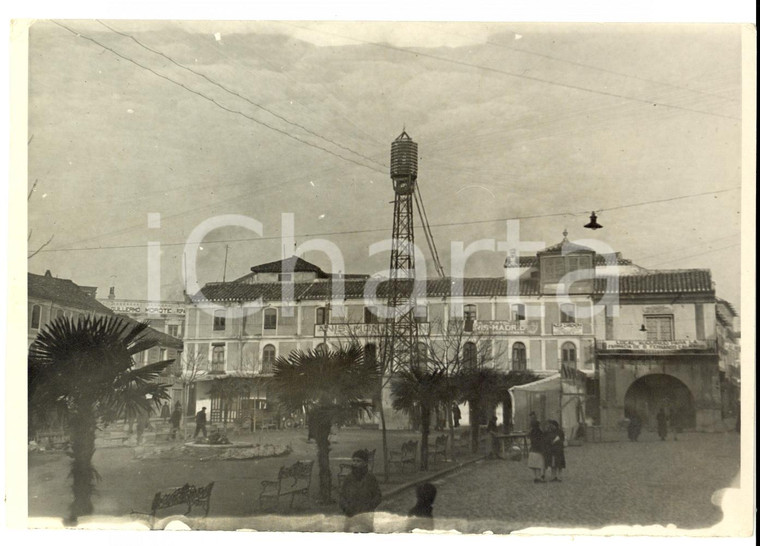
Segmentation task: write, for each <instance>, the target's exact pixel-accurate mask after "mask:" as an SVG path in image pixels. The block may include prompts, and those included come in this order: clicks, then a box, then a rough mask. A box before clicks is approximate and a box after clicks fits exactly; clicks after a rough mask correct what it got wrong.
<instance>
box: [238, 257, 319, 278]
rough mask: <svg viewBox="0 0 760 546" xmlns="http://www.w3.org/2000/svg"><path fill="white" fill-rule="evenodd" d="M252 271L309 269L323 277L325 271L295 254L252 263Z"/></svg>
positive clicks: (271, 271)
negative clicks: (275, 259) (282, 258)
mask: <svg viewBox="0 0 760 546" xmlns="http://www.w3.org/2000/svg"><path fill="white" fill-rule="evenodd" d="M251 271H252V272H254V273H282V272H283V271H284V272H286V273H291V272H294V271H309V272H312V273H316V274H317V276H318V277H320V278H325V277H327V276H328V275H327V273H325V272H324V271H322V270H321V269H320V268H319V267H317V266H316V265H314V264H313V263H310V262H307V261H306V260H303V259H301V258H299V257H297V256H291V257H290V258H286V259H284V260H277V261H276V262H269V263H265V264H261V265H254V266H253V267H252V268H251Z"/></svg>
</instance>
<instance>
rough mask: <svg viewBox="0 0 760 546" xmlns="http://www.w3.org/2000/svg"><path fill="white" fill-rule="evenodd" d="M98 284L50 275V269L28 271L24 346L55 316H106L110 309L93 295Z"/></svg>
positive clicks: (73, 317) (110, 312) (109, 313)
mask: <svg viewBox="0 0 760 546" xmlns="http://www.w3.org/2000/svg"><path fill="white" fill-rule="evenodd" d="M96 290H97V288H95V287H90V286H79V285H77V284H75V283H74V282H72V281H71V280H69V279H59V278H56V277H53V274H52V273H51V272H50V270H48V271H45V274H44V275H35V274H34V273H28V274H27V294H28V298H27V305H28V306H29V314H28V315H27V316H28V319H29V324H28V326H29V327H28V329H27V331H28V333H27V347H29V346H31V345H32V343H33V342H34V340H35V339H36V338H37V335H38V334H39V333H40V331H41V330H42V329H43V328H44V327H45V325H46V324H48V323H49V322H52V321H53V320H55V319H57V318H58V317H70V318H72V319H75V320H76V319H78V318H79V317H81V316H85V315H95V316H107V315H111V314H113V313H112V311H111V310H110V309H109V308H107V307H105V306H104V305H102V304H101V303H100V302H98V300H96V299H95V294H96Z"/></svg>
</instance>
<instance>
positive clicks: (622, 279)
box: [594, 269, 714, 295]
mask: <svg viewBox="0 0 760 546" xmlns="http://www.w3.org/2000/svg"><path fill="white" fill-rule="evenodd" d="M611 279H617V287H616V286H615V284H614V283H613V282H611ZM713 290H714V289H713V285H712V278H711V277H710V271H709V270H708V269H677V270H673V271H652V272H648V273H644V274H641V275H623V276H619V277H597V278H596V279H594V292H595V293H596V294H604V293H617V294H626V295H628V294H630V295H633V294H683V293H713Z"/></svg>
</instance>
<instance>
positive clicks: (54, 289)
mask: <svg viewBox="0 0 760 546" xmlns="http://www.w3.org/2000/svg"><path fill="white" fill-rule="evenodd" d="M27 283H28V284H27V287H28V289H27V292H28V298H27V299H28V321H29V322H28V335H27V346H31V345H32V343H33V342H34V340H35V339H36V338H37V335H38V334H39V333H40V331H41V330H42V329H43V328H44V327H45V326H46V325H47V324H48V323H50V322H51V321H53V320H55V319H57V318H59V317H68V318H70V319H72V320H78V319H79V318H82V317H85V316H95V317H105V316H111V315H114V314H118V315H120V316H124V317H126V318H127V319H128V320H135V321H140V322H145V321H144V320H143V317H142V316H141V315H137V316H134V317H133V316H130V314H129V313H124V314H122V313H119V312H118V311H120V310H122V309H119V308H118V307H116V308H114V307H113V306H107V305H104V303H103V302H101V301H98V300H97V299H96V296H97V289H96V288H94V287H87V286H79V285H77V284H76V283H74V282H73V281H71V280H69V279H59V278H56V277H54V276H53V275H52V273H51V272H50V271H47V272H45V274H44V275H35V274H33V273H28V276H27ZM105 301H111V300H105ZM181 315H182V316H184V303H183V304H182V313H181ZM150 326H151V328H150V329H149V331H148V335H149V336H150V337H151V338H152V339H154V340H155V341H156V342H157V345H156V346H155V347H153V348H151V349H149V350H147V351H142V352H140V353H137V354H136V355H134V357H133V359H134V361H135V364H136V365H137V366H138V367H140V366H144V365H147V364H152V363H154V362H160V361H163V360H174V361H175V363H174V364H173V367H172V368H168V369H167V370H166V371H165V375H164V376H163V377H162V378H161V382H163V383H170V382H171V377H172V372H176V373H179V371H180V370H181V364H180V360H181V354H182V340H181V339H178V338H177V337H175V336H171V335H168V334H166V333H164V332H163V331H162V330H159V329H157V328H155V327H153V325H152V324H151V325H150ZM177 400H179V398H177Z"/></svg>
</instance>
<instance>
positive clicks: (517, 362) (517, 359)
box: [512, 341, 528, 371]
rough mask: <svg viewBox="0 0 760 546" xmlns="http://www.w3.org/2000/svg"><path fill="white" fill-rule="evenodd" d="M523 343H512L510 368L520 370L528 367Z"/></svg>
mask: <svg viewBox="0 0 760 546" xmlns="http://www.w3.org/2000/svg"><path fill="white" fill-rule="evenodd" d="M526 354H527V353H526V351H525V344H524V343H521V342H519V341H518V342H517V343H515V344H514V345H512V369H513V370H517V371H522V370H526V369H528V358H527V356H526Z"/></svg>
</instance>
